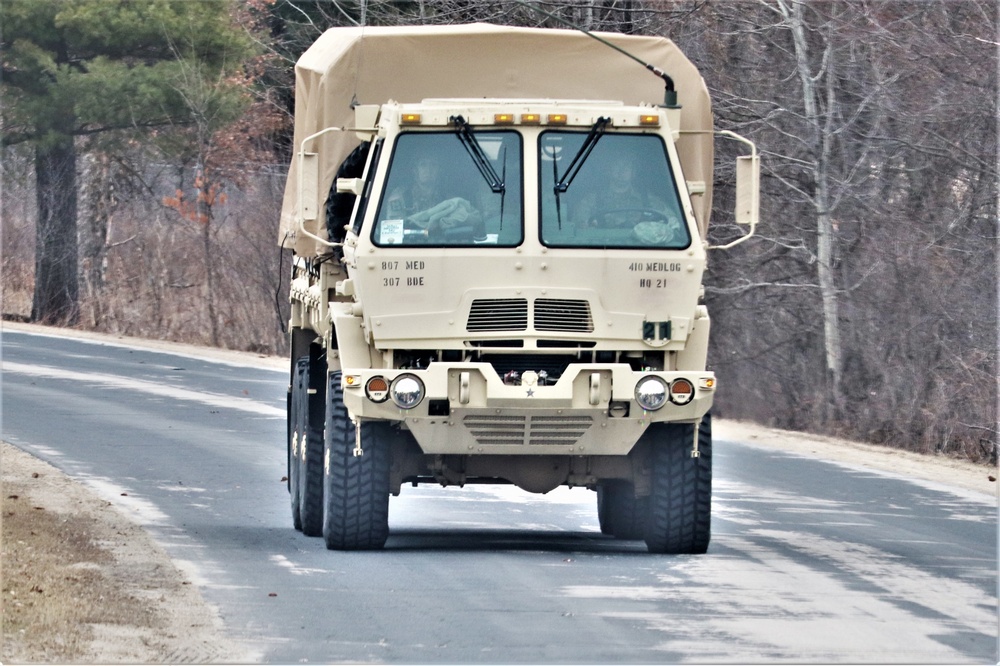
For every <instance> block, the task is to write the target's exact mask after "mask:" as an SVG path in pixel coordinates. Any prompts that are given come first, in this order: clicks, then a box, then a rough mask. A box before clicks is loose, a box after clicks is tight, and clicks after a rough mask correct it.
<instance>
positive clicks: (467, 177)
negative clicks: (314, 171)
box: [372, 131, 524, 247]
mask: <svg viewBox="0 0 1000 666" xmlns="http://www.w3.org/2000/svg"><path fill="white" fill-rule="evenodd" d="M474 136H475V139H476V144H477V151H476V153H477V154H479V155H481V157H482V158H485V160H487V162H488V163H489V165H490V167H492V169H493V171H494V172H495V173H496V174H497V175H498V176H499V177H500V179H501V181H502V183H503V187H497V186H496V184H493V186H492V187H491V183H489V182H487V180H486V179H484V177H483V175H482V173H481V170H480V169H479V168H478V167H479V166H480V165H477V164H476V162H475V161H474V158H473V157H472V156H471V155H470V151H469V150H468V149H467V148H466V146H465V145H463V142H462V140H461V139H460V135H458V134H457V133H456V132H453V131H452V132H409V133H405V134H400V135H399V137H398V138H397V139H396V144H395V147H394V150H393V154H392V161H391V162H390V164H389V174H388V176H387V178H386V183H385V187H384V188H383V191H382V200H381V202H380V203H379V208H378V215H377V217H376V223H375V227H374V229H373V231H372V242H373V243H374V244H375V245H380V246H392V245H403V246H412V245H423V246H436V247H441V246H478V245H489V246H502V247H514V246H517V245H519V244H520V243H521V240H522V238H523V236H524V231H523V230H524V224H523V215H522V212H523V204H522V200H521V153H522V150H521V137H520V134H518V133H517V132H510V131H500V132H498V131H491V132H474ZM480 149H481V152H480Z"/></svg>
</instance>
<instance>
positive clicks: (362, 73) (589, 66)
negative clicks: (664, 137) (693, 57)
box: [278, 23, 712, 255]
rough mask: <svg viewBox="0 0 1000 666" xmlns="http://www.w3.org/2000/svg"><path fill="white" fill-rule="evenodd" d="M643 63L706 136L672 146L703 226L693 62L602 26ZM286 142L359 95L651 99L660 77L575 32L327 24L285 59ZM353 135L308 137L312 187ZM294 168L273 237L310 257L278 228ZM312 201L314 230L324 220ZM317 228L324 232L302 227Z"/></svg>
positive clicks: (706, 148)
mask: <svg viewBox="0 0 1000 666" xmlns="http://www.w3.org/2000/svg"><path fill="white" fill-rule="evenodd" d="M600 35H601V37H603V38H605V39H607V40H609V41H611V42H612V43H614V44H615V45H617V46H619V47H621V48H623V49H625V50H627V51H628V52H629V53H632V54H634V55H635V56H636V57H638V58H639V59H641V60H643V61H644V62H648V63H652V64H653V65H655V66H657V67H659V68H660V69H662V70H664V71H665V72H667V73H668V74H669V75H670V76H671V77H672V78H673V80H674V83H675V86H676V89H677V92H678V100H679V103H680V104H681V106H682V107H683V109H682V111H681V128H682V129H684V130H702V131H706V132H708V134H704V135H699V136H697V137H683V138H682V139H681V141H680V143H679V144H678V148H679V150H680V153H681V163H682V166H683V168H684V172H685V176H686V177H687V179H688V180H703V181H705V183H706V185H707V187H708V191H707V192H706V193H705V195H704V196H702V197H696V198H695V213H696V216H697V218H698V220H699V221H700V226H701V227H702V228H703V229H704V228H705V227H706V226H707V223H708V217H707V213H708V211H709V210H710V209H711V195H712V192H711V185H712V136H711V133H710V132H711V130H712V117H711V102H710V100H709V96H708V90H707V89H706V87H705V83H704V81H703V80H702V78H701V75H700V74H699V73H698V70H697V69H696V68H695V67H694V65H692V64H691V62H690V61H689V60H688V59H687V58H686V57H685V56H684V54H683V53H681V51H680V49H679V48H677V46H676V45H675V44H674V43H673V42H672V41H670V40H669V39H665V38H662V37H637V36H626V35H619V34H610V33H600ZM295 80H296V83H295V151H296V152H297V151H298V149H299V146H300V145H301V142H302V140H303V139H304V138H305V137H307V136H310V135H312V134H314V133H316V132H318V131H320V130H323V129H325V128H328V127H351V126H353V124H354V112H353V110H352V108H351V103H352V101H355V102H357V103H359V104H383V103H385V102H387V101H389V100H395V101H397V102H404V103H405V102H420V101H421V100H424V99H428V98H449V97H459V98H462V97H464V98H470V97H471V98H481V97H491V98H520V99H527V98H530V99H589V100H596V99H603V100H616V101H622V102H625V103H626V104H639V103H643V102H645V103H650V104H661V103H662V102H663V90H664V86H663V81H662V79H660V78H659V77H657V76H655V75H654V74H652V73H650V72H649V71H647V70H646V69H645V68H643V66H642V65H640V64H638V63H636V62H635V61H633V60H630V59H629V58H627V57H626V56H624V55H622V54H621V53H618V52H616V51H615V50H613V49H611V48H609V47H608V46H606V45H604V44H601V43H600V42H598V41H597V40H595V39H593V38H591V37H588V36H587V35H585V34H583V33H581V32H578V31H574V30H547V29H540V28H513V27H507V26H495V25H489V24H483V23H475V24H469V25H447V26H400V27H366V28H360V27H356V28H332V29H330V30H328V31H327V32H325V33H324V34H323V35H322V36H321V37H320V38H319V39H318V40H316V42H315V43H314V44H313V45H312V46H311V47H309V49H308V50H307V51H306V52H305V53H304V54H303V55H302V57H301V58H299V61H298V63H297V64H296V66H295ZM357 144H358V138H357V136H356V135H355V134H354V133H353V132H331V133H328V134H326V135H325V136H324V137H323V138H321V139H320V140H318V141H317V142H315V143H314V145H313V147H312V148H311V150H314V151H315V150H317V149H318V152H319V153H320V155H321V159H322V163H321V165H320V184H319V187H320V192H322V193H323V196H325V194H326V193H327V192H328V191H329V188H330V183H331V182H332V180H333V177H334V174H335V173H336V171H337V167H338V166H339V164H340V162H341V161H342V160H343V159H344V157H346V156H347V154H348V153H349V152H350V150H351V149H352V148H353V147H354V146H356V145H357ZM297 178H298V168H297V161H296V159H295V158H294V157H293V159H292V164H291V167H290V169H289V174H288V181H287V183H286V185H285V196H284V202H283V205H282V212H281V232H280V235H279V238H278V241H279V243H283V244H284V245H285V246H286V247H293V246H294V248H295V251H296V253H298V254H303V255H311V254H313V253H315V252H316V251H317V248H316V244H315V243H314V242H312V241H309V240H308V239H307V238H305V237H303V236H301V235H299V237H298V239H297V240H296V241H295V242H294V243H291V242H289V241H288V240H287V237H286V232H288V231H290V230H294V229H296V228H297V223H296V217H297V215H298V202H297V193H298V186H299V185H298V180H297ZM324 228H325V226H324V223H323V214H322V211H320V220H319V224H318V229H320V230H322V229H324ZM309 230H310V231H312V232H314V233H318V234H319V235H321V236H324V237H325V231H318V230H317V228H313V227H310V229H309Z"/></svg>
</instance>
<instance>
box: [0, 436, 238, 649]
mask: <svg viewBox="0 0 1000 666" xmlns="http://www.w3.org/2000/svg"><path fill="white" fill-rule="evenodd" d="M2 463H3V466H2V467H3V486H2V494H3V495H2V502H0V511H2V513H0V517H2V534H0V558H2V560H0V563H2V570H0V577H2V580H3V590H2V610H3V620H2V645H0V661H2V662H3V663H5V664H11V663H67V664H68V663H105V664H109V663H176V662H196V663H209V662H219V661H234V660H235V661H245V660H246V655H245V654H243V653H242V652H241V651H240V650H238V649H234V648H233V646H232V645H231V644H229V642H228V641H226V640H224V639H222V638H221V637H220V635H219V633H218V632H219V629H220V627H221V624H220V623H219V622H218V619H217V618H215V617H214V615H213V614H212V613H211V611H210V610H209V609H208V608H207V607H206V606H205V604H204V602H203V601H202V599H201V596H200V595H199V594H198V592H197V591H196V590H195V589H194V586H193V585H191V584H189V583H188V582H187V581H184V579H183V577H182V576H181V574H180V573H179V572H178V571H177V569H176V568H175V567H174V566H173V564H172V563H171V562H170V560H169V559H168V558H167V556H166V554H165V553H163V551H162V550H161V549H160V548H159V547H157V546H156V545H155V544H154V543H153V541H152V540H151V539H150V537H149V536H148V535H147V534H146V533H145V532H144V531H143V530H142V529H141V528H140V527H139V526H137V525H135V524H134V523H132V522H131V521H129V520H128V519H126V518H125V517H124V516H122V514H120V513H119V512H118V511H117V510H115V509H114V508H113V507H112V506H111V505H110V504H109V503H108V502H106V501H104V500H101V499H98V498H97V497H95V496H93V495H92V494H91V493H90V492H89V491H88V490H86V488H84V487H83V486H81V485H80V484H77V483H74V482H73V481H72V480H70V479H69V478H68V477H66V476H65V475H63V474H62V473H61V472H59V471H58V470H56V469H55V468H53V467H51V466H49V465H47V464H45V463H43V462H41V461H39V460H37V459H35V458H33V457H31V456H29V455H28V454H26V453H23V452H21V451H18V450H17V449H15V448H14V447H12V446H9V445H7V444H2ZM240 655H242V657H243V658H242V659H241V656H240Z"/></svg>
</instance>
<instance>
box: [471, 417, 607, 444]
mask: <svg viewBox="0 0 1000 666" xmlns="http://www.w3.org/2000/svg"><path fill="white" fill-rule="evenodd" d="M593 422H594V420H593V418H591V417H590V416H532V417H525V416H502V415H496V416H494V415H489V414H484V415H469V416H466V417H465V419H464V420H463V423H464V425H465V427H466V428H468V429H469V432H470V433H471V434H472V436H473V437H475V438H476V442H478V443H479V444H481V445H483V446H502V445H506V446H524V445H528V446H559V445H562V446H571V445H573V444H576V442H577V441H578V440H579V439H580V438H581V437H583V436H584V434H586V432H587V430H589V429H590V427H591V426H592V425H593Z"/></svg>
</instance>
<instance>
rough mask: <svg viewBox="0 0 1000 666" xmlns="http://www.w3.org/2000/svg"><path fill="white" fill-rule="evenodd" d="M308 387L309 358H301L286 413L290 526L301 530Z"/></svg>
mask: <svg viewBox="0 0 1000 666" xmlns="http://www.w3.org/2000/svg"><path fill="white" fill-rule="evenodd" d="M308 387H309V357H308V356H303V357H302V358H300V359H298V360H297V361H296V362H295V366H294V370H293V375H292V395H291V398H290V400H289V411H288V426H289V427H288V492H289V494H290V501H291V507H292V525H293V526H294V527H295V529H297V530H299V531H301V530H302V514H301V512H300V510H299V507H300V504H301V496H302V484H301V482H300V480H299V477H300V476H301V473H302V466H301V464H300V463H299V460H300V459H301V457H302V446H303V442H304V441H305V439H306V435H305V433H306V423H307V422H308V415H307V414H306V408H307V396H308V390H307V389H308Z"/></svg>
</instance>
